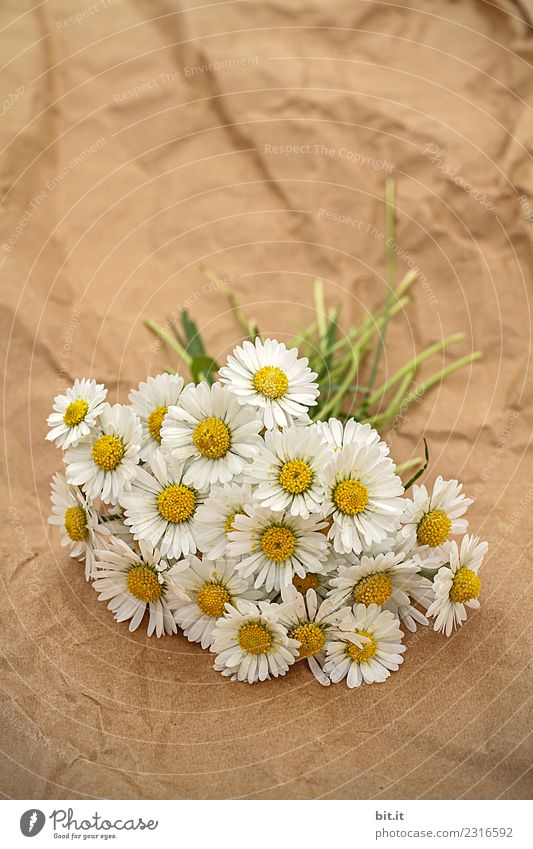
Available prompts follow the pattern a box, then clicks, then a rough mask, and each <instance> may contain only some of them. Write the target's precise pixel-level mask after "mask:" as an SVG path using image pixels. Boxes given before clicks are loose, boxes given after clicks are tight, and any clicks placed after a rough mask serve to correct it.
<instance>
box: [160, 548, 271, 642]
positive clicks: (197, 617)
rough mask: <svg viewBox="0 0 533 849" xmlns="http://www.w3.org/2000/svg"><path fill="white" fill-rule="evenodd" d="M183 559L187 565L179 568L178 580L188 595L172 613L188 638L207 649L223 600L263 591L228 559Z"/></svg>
mask: <svg viewBox="0 0 533 849" xmlns="http://www.w3.org/2000/svg"><path fill="white" fill-rule="evenodd" d="M183 562H184V563H185V561H183ZM186 562H187V563H188V566H187V568H185V569H184V570H183V571H182V572H180V576H179V583H180V586H181V587H182V588H183V589H184V590H185V592H186V593H187V595H188V597H189V598H188V600H187V601H185V602H183V604H182V605H180V607H179V608H178V609H177V610H176V612H175V614H174V616H175V619H176V622H177V623H178V625H179V626H180V628H182V629H183V633H184V634H185V636H186V637H187V639H188V640H190V641H191V642H192V643H200V644H201V646H202V648H203V649H208V648H209V646H210V645H211V641H212V638H213V630H214V628H215V625H216V622H217V619H220V617H221V616H223V615H224V613H225V612H226V604H231V605H233V606H235V605H236V604H237V602H238V601H239V600H240V599H249V600H257V599H259V598H261V597H262V594H261V593H260V592H259V590H254V589H252V588H251V586H250V583H249V582H248V581H245V580H244V578H243V577H242V576H241V575H239V573H238V572H236V571H235V564H234V562H233V561H231V560H214V561H213V560H198V558H197V557H194V556H191V557H188V558H187V560H186Z"/></svg>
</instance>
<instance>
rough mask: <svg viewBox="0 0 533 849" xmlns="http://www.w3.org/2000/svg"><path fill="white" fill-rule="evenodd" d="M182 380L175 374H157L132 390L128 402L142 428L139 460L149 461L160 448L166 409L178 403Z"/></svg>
mask: <svg viewBox="0 0 533 849" xmlns="http://www.w3.org/2000/svg"><path fill="white" fill-rule="evenodd" d="M183 383H184V381H183V378H182V377H179V375H177V374H158V375H156V376H155V377H149V378H147V380H146V382H142V383H139V387H138V388H137V389H132V390H131V392H130V394H129V400H130V402H131V404H132V405H133V409H134V410H135V412H136V413H137V415H138V416H139V419H140V422H141V428H142V440H141V460H149V459H150V455H151V453H152V452H153V451H157V450H158V449H159V448H160V447H161V425H162V424H163V419H164V418H165V416H166V414H167V412H168V408H169V407H170V406H171V405H173V404H177V403H178V399H179V397H180V394H181V390H182V389H183Z"/></svg>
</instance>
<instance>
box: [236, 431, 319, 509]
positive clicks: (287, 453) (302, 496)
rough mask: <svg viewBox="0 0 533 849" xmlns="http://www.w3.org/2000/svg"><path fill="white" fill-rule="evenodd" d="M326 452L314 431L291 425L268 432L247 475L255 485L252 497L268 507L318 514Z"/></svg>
mask: <svg viewBox="0 0 533 849" xmlns="http://www.w3.org/2000/svg"><path fill="white" fill-rule="evenodd" d="M329 456H330V455H329V451H328V448H327V446H326V445H324V443H323V442H322V440H321V438H320V435H319V434H318V433H317V431H316V430H314V429H313V428H309V427H300V426H298V425H291V426H289V427H287V428H285V429H284V430H283V431H279V430H275V431H267V433H266V434H265V439H264V443H263V448H262V449H261V451H260V452H259V454H258V456H257V457H256V458H255V459H254V462H253V463H251V464H250V466H249V467H248V468H247V469H246V475H247V477H248V479H249V480H251V482H252V483H254V484H257V487H256V488H255V490H254V500H255V501H256V502H257V503H259V504H260V505H261V506H262V507H269V508H270V509H271V510H287V511H288V512H289V513H291V515H293V516H303V517H304V518H307V517H308V516H309V514H310V513H320V510H321V507H322V502H323V500H324V487H323V484H322V472H323V470H324V468H325V466H326V464H327V462H328V460H329Z"/></svg>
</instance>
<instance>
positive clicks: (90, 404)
mask: <svg viewBox="0 0 533 849" xmlns="http://www.w3.org/2000/svg"><path fill="white" fill-rule="evenodd" d="M106 395H107V389H106V388H105V386H104V384H103V383H97V382H96V381H95V380H87V379H86V378H82V379H81V380H78V378H76V380H75V381H74V385H73V386H71V387H69V388H68V389H67V391H66V393H65V395H56V397H55V398H54V407H53V409H54V412H53V413H50V415H49V416H48V418H47V420H46V423H47V425H48V427H50V428H51V430H50V431H49V432H48V433H47V434H46V438H47V439H48V440H50V442H53V443H55V445H57V446H58V448H63V449H65V448H69V447H70V446H71V445H77V443H78V442H79V440H80V439H81V438H82V436H88V435H89V434H90V432H91V430H92V428H93V427H95V426H96V422H97V419H98V416H99V415H100V413H101V412H102V408H103V405H104V401H105V399H106Z"/></svg>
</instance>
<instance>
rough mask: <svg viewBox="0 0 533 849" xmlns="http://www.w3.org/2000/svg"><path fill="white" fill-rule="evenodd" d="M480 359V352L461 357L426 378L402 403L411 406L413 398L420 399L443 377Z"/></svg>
mask: <svg viewBox="0 0 533 849" xmlns="http://www.w3.org/2000/svg"><path fill="white" fill-rule="evenodd" d="M481 357H482V353H481V351H474V352H473V353H472V354H467V355H466V357H461V359H460V360H457V361H456V362H455V363H451V365H449V366H446V368H444V369H442V371H439V372H438V373H437V374H434V375H433V376H432V377H428V379H427V380H425V381H424V382H423V383H421V384H420V386H417V387H416V389H415V390H414V391H413V392H411V393H410V394H409V395H407V396H406V398H405V400H404V403H405V404H406V405H407V404H411V403H412V401H414V400H415V398H421V397H422V395H424V393H425V392H427V391H428V389H431V387H432V386H435V384H436V383H440V382H441V381H443V380H444V378H445V377H448V376H449V375H450V374H453V373H454V372H456V371H459V369H460V368H463V366H467V365H470V364H471V363H474V362H475V361H476V360H480V359H481Z"/></svg>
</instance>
